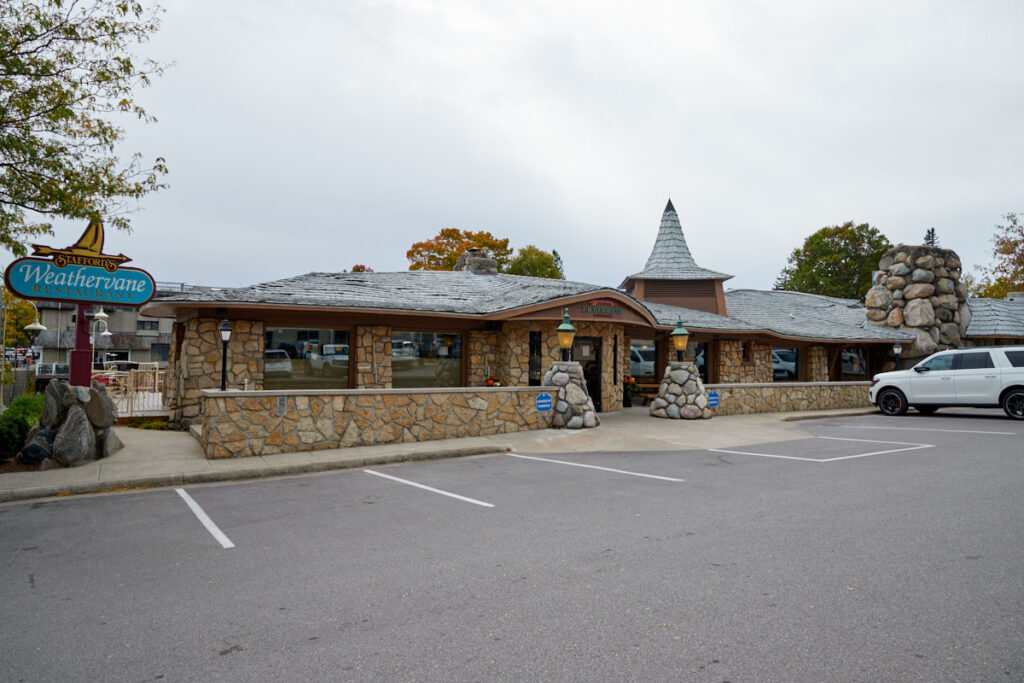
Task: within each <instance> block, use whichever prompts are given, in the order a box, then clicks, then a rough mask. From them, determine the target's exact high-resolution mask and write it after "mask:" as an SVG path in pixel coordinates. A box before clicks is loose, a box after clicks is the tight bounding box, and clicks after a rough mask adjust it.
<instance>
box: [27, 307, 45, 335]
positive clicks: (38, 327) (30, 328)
mask: <svg viewBox="0 0 1024 683" xmlns="http://www.w3.org/2000/svg"><path fill="white" fill-rule="evenodd" d="M29 303H30V304H32V310H34V311H35V312H36V319H35V320H34V321H32V322H30V323H29V324H28V325H25V327H24V328H22V329H24V330H25V331H27V332H42V331H43V330H45V329H46V325H44V324H42V323H41V322H39V309H38V308H36V305H35V304H33V303H32V302H31V301H29Z"/></svg>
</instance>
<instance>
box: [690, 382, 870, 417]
mask: <svg viewBox="0 0 1024 683" xmlns="http://www.w3.org/2000/svg"><path fill="white" fill-rule="evenodd" d="M870 388H871V382H825V383H819V382H784V383H782V382H774V383H766V384H709V385H707V390H708V391H716V392H718V396H719V403H718V407H717V408H712V411H714V414H715V415H747V414H750V413H775V412H788V411H794V410H832V409H836V408H868V407H871V401H869V400H868V389H870Z"/></svg>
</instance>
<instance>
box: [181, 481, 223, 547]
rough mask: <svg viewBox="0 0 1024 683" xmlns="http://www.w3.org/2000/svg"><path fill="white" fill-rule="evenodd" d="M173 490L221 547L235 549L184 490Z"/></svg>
mask: <svg viewBox="0 0 1024 683" xmlns="http://www.w3.org/2000/svg"><path fill="white" fill-rule="evenodd" d="M174 490H175V491H177V492H178V495H179V496H181V499H182V500H184V501H185V504H186V505H188V507H189V509H190V510H192V512H193V513H195V516H196V517H198V518H199V521H200V522H202V523H203V526H205V527H206V530H207V531H209V532H210V534H211V535H212V536H213V537H214V538H216V539H217V542H218V543H220V544H221V546H223V547H224V548H234V547H235V544H234V543H232V542H231V539H230V538H228V537H227V536H225V535H224V532H223V531H221V530H220V529H219V528H217V525H216V524H214V523H213V520H212V519H210V517H209V516H208V515H207V514H206V513H205V512H203V508H201V507H199V503H197V502H195V501H194V500H192V496H190V495H188V494H187V493H186V492H185V489H174Z"/></svg>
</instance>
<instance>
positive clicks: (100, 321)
mask: <svg viewBox="0 0 1024 683" xmlns="http://www.w3.org/2000/svg"><path fill="white" fill-rule="evenodd" d="M108 317H110V316H108V315H107V314H106V313H104V312H103V307H102V306H100V310H99V312H98V313H97V314H96V315H94V316H93V317H92V326H91V327H90V330H89V332H90V334H89V347H90V352H89V354H90V355H89V373H90V377H91V376H92V370H93V367H94V365H93V364H94V363H95V362H96V329H97V328H98V327H100V326H102V327H103V331H102V332H100V336H101V337H110V336H112V335H111V334H110V329H109V328H108V327H107V318H108Z"/></svg>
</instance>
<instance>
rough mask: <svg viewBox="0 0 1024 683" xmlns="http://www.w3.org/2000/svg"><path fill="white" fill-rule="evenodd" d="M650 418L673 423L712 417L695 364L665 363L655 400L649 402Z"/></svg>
mask: <svg viewBox="0 0 1024 683" xmlns="http://www.w3.org/2000/svg"><path fill="white" fill-rule="evenodd" d="M651 415H652V416H653V417H666V418H671V419H673V420H679V419H683V420H697V419H700V418H704V419H707V418H710V417H711V416H712V415H713V413H712V412H711V409H710V408H708V395H707V392H706V391H705V389H704V383H703V382H701V379H700V373H699V372H697V366H696V365H694V364H693V363H690V362H682V363H680V362H677V361H672V362H671V363H669V365H668V367H667V368H665V376H664V377H663V378H662V380H661V386H660V387H659V388H658V397H657V398H656V399H654V401H652V402H651Z"/></svg>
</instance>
